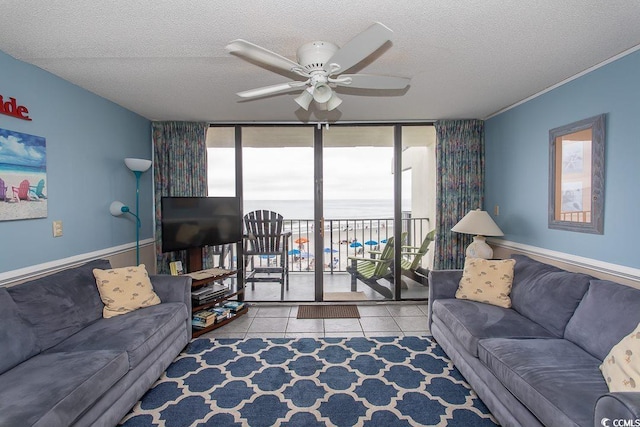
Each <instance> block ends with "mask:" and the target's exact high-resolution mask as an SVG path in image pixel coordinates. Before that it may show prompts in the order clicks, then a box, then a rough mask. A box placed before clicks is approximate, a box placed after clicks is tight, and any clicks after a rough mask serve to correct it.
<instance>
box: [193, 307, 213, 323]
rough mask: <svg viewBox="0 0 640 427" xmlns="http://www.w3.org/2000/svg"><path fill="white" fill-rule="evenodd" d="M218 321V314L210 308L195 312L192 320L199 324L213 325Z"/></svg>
mask: <svg viewBox="0 0 640 427" xmlns="http://www.w3.org/2000/svg"><path fill="white" fill-rule="evenodd" d="M215 321H216V314H215V313H213V312H212V311H210V310H200V311H198V312H196V313H193V316H192V319H191V322H192V324H194V325H197V326H209V325H213V324H214V323H215Z"/></svg>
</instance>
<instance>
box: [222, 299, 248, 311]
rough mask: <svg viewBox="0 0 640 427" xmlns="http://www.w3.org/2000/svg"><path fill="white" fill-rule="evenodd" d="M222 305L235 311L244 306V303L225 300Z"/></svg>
mask: <svg viewBox="0 0 640 427" xmlns="http://www.w3.org/2000/svg"><path fill="white" fill-rule="evenodd" d="M222 306H223V307H224V308H227V309H229V310H230V311H231V312H232V313H237V312H238V311H240V310H242V309H243V308H244V306H245V303H244V302H241V301H227V302H225V303H224V304H223V305H222Z"/></svg>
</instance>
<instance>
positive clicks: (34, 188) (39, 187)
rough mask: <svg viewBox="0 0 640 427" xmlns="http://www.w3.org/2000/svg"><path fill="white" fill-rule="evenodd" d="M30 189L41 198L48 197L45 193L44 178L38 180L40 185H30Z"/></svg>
mask: <svg viewBox="0 0 640 427" xmlns="http://www.w3.org/2000/svg"><path fill="white" fill-rule="evenodd" d="M29 191H30V192H31V193H33V194H35V195H36V197H37V198H39V199H46V198H47V196H45V195H44V179H41V180H40V181H38V185H30V186H29Z"/></svg>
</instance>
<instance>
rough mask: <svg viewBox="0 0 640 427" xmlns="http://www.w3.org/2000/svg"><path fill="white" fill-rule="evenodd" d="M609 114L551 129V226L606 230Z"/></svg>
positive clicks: (584, 231) (556, 227)
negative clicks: (605, 160)
mask: <svg viewBox="0 0 640 427" xmlns="http://www.w3.org/2000/svg"><path fill="white" fill-rule="evenodd" d="M604 144H605V115H604V114H601V115H599V116H595V117H590V118H588V119H584V120H580V121H577V122H574V123H571V124H568V125H566V126H561V127H558V128H555V129H551V130H550V131H549V159H550V163H549V228H553V229H559V230H569V231H579V232H583V233H593V234H603V233H604Z"/></svg>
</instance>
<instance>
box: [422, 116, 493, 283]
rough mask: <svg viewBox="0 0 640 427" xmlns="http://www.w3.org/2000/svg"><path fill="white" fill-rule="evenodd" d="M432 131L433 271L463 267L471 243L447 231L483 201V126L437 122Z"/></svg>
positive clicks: (467, 237) (473, 122) (475, 122)
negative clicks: (434, 133)
mask: <svg viewBox="0 0 640 427" xmlns="http://www.w3.org/2000/svg"><path fill="white" fill-rule="evenodd" d="M435 127H436V135H437V136H436V138H437V139H436V164H437V168H438V173H437V174H436V176H437V177H436V206H437V207H438V208H437V209H436V227H437V230H438V231H437V234H436V236H437V237H436V246H435V259H434V268H435V269H438V270H443V269H456V268H462V267H463V266H464V252H465V250H466V248H467V246H468V245H469V244H470V243H471V242H472V241H473V236H471V235H469V234H461V233H454V232H453V231H451V228H452V227H453V226H454V225H456V223H457V222H458V221H460V220H461V219H462V217H463V216H465V215H466V214H467V213H468V212H469V211H470V210H472V209H478V208H482V203H483V201H484V122H483V121H482V120H439V121H437V122H436V123H435Z"/></svg>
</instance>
